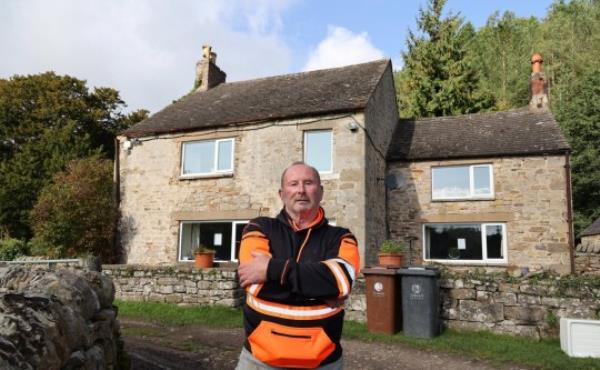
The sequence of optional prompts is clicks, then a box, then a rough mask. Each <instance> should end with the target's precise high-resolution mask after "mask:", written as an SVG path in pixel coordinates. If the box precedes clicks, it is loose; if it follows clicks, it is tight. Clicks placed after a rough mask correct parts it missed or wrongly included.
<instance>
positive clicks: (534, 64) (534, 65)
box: [531, 53, 544, 73]
mask: <svg viewBox="0 0 600 370" xmlns="http://www.w3.org/2000/svg"><path fill="white" fill-rule="evenodd" d="M542 63H544V59H542V55H541V54H540V53H535V54H533V55H532V56H531V72H532V73H538V72H541V71H542Z"/></svg>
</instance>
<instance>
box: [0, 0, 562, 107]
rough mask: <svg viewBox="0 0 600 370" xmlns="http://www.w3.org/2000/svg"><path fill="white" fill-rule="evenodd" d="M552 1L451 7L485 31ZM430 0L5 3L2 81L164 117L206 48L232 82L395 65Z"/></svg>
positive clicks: (493, 0) (0, 7)
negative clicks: (57, 81)
mask: <svg viewBox="0 0 600 370" xmlns="http://www.w3.org/2000/svg"><path fill="white" fill-rule="evenodd" d="M551 3H552V1H551V0H535V1H524V0H520V1H518V0H484V1H467V0H448V3H447V4H446V11H452V12H454V13H457V12H458V13H460V14H461V15H462V16H463V18H465V20H467V21H470V22H472V23H473V24H474V25H475V26H476V27H480V26H482V25H483V24H485V22H486V20H487V18H488V17H489V16H490V15H491V14H492V13H493V12H494V11H500V13H502V12H504V11H507V10H508V11H512V12H514V13H516V14H517V15H518V16H522V17H529V16H536V17H538V18H540V17H543V16H544V15H545V14H546V12H547V9H548V7H549V6H550V4H551ZM425 4H426V1H425V0H418V1H417V0H414V1H401V0H386V1H384V0H368V1H367V0H363V1H358V0H346V1H342V0H329V1H325V0H321V1H318V0H227V1H224V0H202V1H198V0H172V1H162V0H86V1H79V0H53V1H46V0H3V1H2V2H0V50H1V55H2V58H0V78H8V77H10V76H12V75H15V74H34V73H41V72H44V71H47V70H53V71H56V72H57V73H60V74H69V75H72V76H75V77H78V78H81V79H85V80H87V81H88V84H89V85H90V86H109V87H113V88H116V89H117V90H119V91H120V92H121V96H122V98H123V99H124V100H125V101H126V102H127V103H128V104H129V107H130V109H138V108H147V109H150V111H151V112H156V111H158V110H160V109H161V108H163V107H164V106H166V105H167V104H169V103H170V102H171V101H172V100H174V99H177V98H178V97H180V96H181V95H184V94H185V93H187V92H188V91H189V90H190V88H191V86H192V83H193V80H194V69H195V63H196V61H197V60H198V59H199V57H200V55H201V47H202V44H205V43H207V44H211V45H212V46H213V50H214V51H215V52H216V53H217V54H218V59H217V64H219V65H220V66H221V68H222V69H224V70H225V72H226V73H227V75H228V78H227V79H228V81H238V80H246V79H252V78H258V77H264V76H270V75H276V74H282V73H292V72H300V71H305V70H312V69H318V68H326V67H335V66H340V65H345V64H352V63H358V62H362V61H367V60H372V59H378V58H382V57H383V58H391V59H392V61H393V62H394V65H395V67H396V68H399V67H400V66H401V62H400V60H401V59H400V52H401V50H402V49H403V48H404V44H405V39H406V34H407V31H408V29H409V28H410V29H412V30H415V29H416V23H415V19H416V16H417V14H418V9H419V7H420V6H424V5H425Z"/></svg>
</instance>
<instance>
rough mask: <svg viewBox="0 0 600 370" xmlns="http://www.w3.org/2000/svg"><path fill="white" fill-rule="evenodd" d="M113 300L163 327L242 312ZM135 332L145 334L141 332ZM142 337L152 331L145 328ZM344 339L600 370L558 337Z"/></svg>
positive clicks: (358, 326) (349, 325)
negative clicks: (564, 346)
mask: <svg viewBox="0 0 600 370" xmlns="http://www.w3.org/2000/svg"><path fill="white" fill-rule="evenodd" d="M115 304H116V305H117V306H118V307H119V316H121V317H125V318H132V319H139V320H144V321H150V322H156V323H160V324H163V325H167V326H182V325H202V326H208V327H214V328H241V327H242V311H241V310H239V309H231V308H226V307H222V306H203V307H180V306H177V305H174V304H168V303H152V302H127V301H120V300H118V301H115ZM132 329H133V328H132ZM152 329H153V328H150V329H148V330H152ZM152 333H154V332H152ZM132 334H133V333H132ZM139 334H141V335H144V333H142V332H140V333H139ZM154 334H157V333H154ZM146 335H149V336H150V335H153V334H151V333H150V332H148V333H146ZM343 337H344V338H346V339H357V340H361V341H365V342H379V343H388V344H404V345H408V346H411V347H414V348H419V349H423V350H427V351H434V352H435V351H441V352H446V353H451V354H455V355H458V356H464V357H467V358H473V359H481V360H486V361H489V362H490V363H492V364H494V365H496V366H499V367H501V368H502V367H506V365H508V364H520V365H523V366H527V367H529V368H532V369H544V370H546V369H548V370H550V369H552V370H554V369H569V370H577V369H582V370H583V369H585V370H594V369H596V370H600V359H591V358H585V359H580V358H570V357H568V356H567V355H566V354H565V353H564V352H563V351H562V350H561V349H560V343H559V341H558V340H542V341H536V340H532V339H528V338H520V337H512V336H509V335H498V334H492V333H488V332H460V331H456V330H446V331H445V332H444V333H443V334H442V335H440V336H438V337H436V338H433V339H418V338H410V337H405V336H403V335H402V334H401V333H398V334H396V335H386V334H377V333H370V332H369V331H368V330H367V327H366V325H365V324H363V323H358V322H354V321H346V323H345V324H344V332H343ZM190 349H192V348H190ZM503 365H504V366H503Z"/></svg>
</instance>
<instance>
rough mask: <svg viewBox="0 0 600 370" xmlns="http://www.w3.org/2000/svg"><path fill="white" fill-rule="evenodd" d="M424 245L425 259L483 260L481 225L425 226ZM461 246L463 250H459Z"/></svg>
mask: <svg viewBox="0 0 600 370" xmlns="http://www.w3.org/2000/svg"><path fill="white" fill-rule="evenodd" d="M461 240H462V241H461ZM425 243H426V248H427V250H426V255H427V258H431V259H456V260H481V259H482V258H483V255H482V249H481V225H458V224H457V225H427V226H425ZM463 246H464V249H460V247H463Z"/></svg>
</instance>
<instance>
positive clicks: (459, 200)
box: [431, 197, 496, 203]
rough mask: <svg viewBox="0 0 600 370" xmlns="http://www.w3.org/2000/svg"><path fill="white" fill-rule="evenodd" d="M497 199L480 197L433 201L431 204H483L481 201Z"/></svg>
mask: <svg viewBox="0 0 600 370" xmlns="http://www.w3.org/2000/svg"><path fill="white" fill-rule="evenodd" d="M493 200H496V198H495V197H485V198H484V197H480V198H457V199H433V198H432V199H431V202H432V203H433V202H440V203H443V202H481V201H493Z"/></svg>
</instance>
